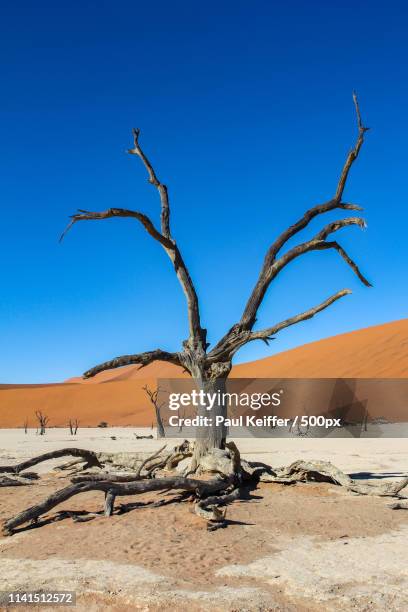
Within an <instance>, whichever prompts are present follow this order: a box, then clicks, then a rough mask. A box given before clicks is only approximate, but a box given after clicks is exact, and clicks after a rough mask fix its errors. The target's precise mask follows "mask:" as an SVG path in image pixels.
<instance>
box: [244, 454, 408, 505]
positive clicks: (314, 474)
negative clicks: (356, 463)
mask: <svg viewBox="0 0 408 612" xmlns="http://www.w3.org/2000/svg"><path fill="white" fill-rule="evenodd" d="M249 465H250V464H249ZM266 468H268V466H266ZM258 476H259V479H260V480H261V481H262V482H278V483H282V484H292V483H295V482H307V481H310V480H312V481H313V480H314V481H318V482H331V483H333V484H337V485H340V486H342V487H344V488H345V489H347V490H348V491H352V492H354V493H359V494H360V495H377V496H380V497H396V496H398V494H399V493H400V491H402V489H404V488H405V487H406V486H407V485H408V478H402V479H401V480H399V481H398V482H389V483H370V484H364V483H361V482H358V481H356V480H353V479H352V478H350V476H348V475H347V474H345V473H344V472H342V471H341V470H339V469H338V468H337V467H336V466H335V465H333V464H332V463H330V462H329V461H295V462H294V463H292V464H291V465H289V466H287V467H282V468H278V469H276V470H273V469H271V468H268V469H265V470H263V471H261V473H259V472H258Z"/></svg>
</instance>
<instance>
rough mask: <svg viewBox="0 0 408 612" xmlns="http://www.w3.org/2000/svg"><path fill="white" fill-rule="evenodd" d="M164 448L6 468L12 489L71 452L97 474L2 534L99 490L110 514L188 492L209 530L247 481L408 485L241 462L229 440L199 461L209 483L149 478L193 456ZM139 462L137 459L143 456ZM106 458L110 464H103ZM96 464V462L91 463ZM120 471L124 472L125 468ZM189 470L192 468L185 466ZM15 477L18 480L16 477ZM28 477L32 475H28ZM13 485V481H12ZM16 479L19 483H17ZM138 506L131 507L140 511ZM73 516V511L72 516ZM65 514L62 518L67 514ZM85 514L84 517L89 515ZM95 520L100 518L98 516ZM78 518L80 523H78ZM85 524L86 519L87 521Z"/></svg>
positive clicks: (329, 469)
mask: <svg viewBox="0 0 408 612" xmlns="http://www.w3.org/2000/svg"><path fill="white" fill-rule="evenodd" d="M165 449H166V447H165V446H163V447H162V448H161V449H159V450H158V451H156V452H154V453H153V454H151V455H148V456H147V457H146V454H141V453H115V454H106V453H92V452H91V451H83V450H80V449H63V450H61V451H55V452H53V453H47V454H45V455H41V456H40V457H37V458H34V459H31V460H29V461H26V462H23V463H20V464H18V465H17V466H11V467H10V466H8V467H7V470H8V472H9V473H11V474H13V477H10V476H4V477H2V478H1V477H0V484H1V480H4V479H6V481H7V482H6V484H5V486H17V485H18V484H29V482H30V480H29V476H30V475H29V474H28V473H26V474H24V475H23V476H19V475H18V473H19V472H20V471H21V470H24V469H26V467H30V466H32V465H35V464H37V463H39V462H40V461H45V460H47V459H50V458H55V457H56V456H57V457H60V456H64V455H65V454H71V455H73V456H79V457H80V460H82V459H83V458H85V460H86V461H87V464H89V462H90V461H92V462H93V464H94V469H97V470H99V471H98V472H96V473H86V474H82V475H79V476H74V477H73V478H72V479H71V482H72V484H71V485H70V486H68V487H65V488H64V489H61V490H59V491H56V492H55V493H53V494H52V495H50V496H49V497H48V498H47V499H45V500H44V501H42V502H41V503H39V504H37V505H35V506H32V507H31V508H28V509H26V510H24V511H23V512H20V513H19V514H18V515H16V516H14V517H12V518H10V519H8V520H7V521H6V522H5V523H4V528H3V531H4V533H5V534H7V535H11V534H12V533H13V532H14V530H15V529H16V528H17V527H19V526H21V525H23V524H24V523H28V522H30V521H31V522H36V521H38V519H39V517H40V516H42V515H44V514H45V513H47V512H49V511H50V510H52V509H53V508H54V507H55V506H57V505H59V504H61V503H63V502H65V501H66V500H68V499H70V498H71V497H73V496H75V495H78V494H80V493H84V492H87V491H102V492H104V493H105V504H104V510H103V512H104V514H105V516H111V515H112V514H113V512H114V511H115V500H116V498H117V497H120V496H124V495H137V494H140V493H148V492H152V491H160V492H162V493H164V492H169V491H173V490H180V491H182V492H183V493H182V495H181V497H180V500H181V499H185V495H186V494H187V496H188V494H189V493H190V494H191V500H192V501H194V502H195V505H194V510H195V512H196V514H197V515H198V516H200V517H202V518H203V519H205V520H206V521H207V522H208V529H209V530H210V531H213V530H214V529H218V528H219V527H223V526H225V525H226V524H227V521H226V518H225V515H226V509H225V508H224V509H221V508H220V506H226V505H227V504H229V503H232V502H234V501H236V500H237V499H239V498H240V497H241V496H242V494H241V489H240V486H241V484H242V483H243V482H244V481H248V482H251V481H252V482H254V483H256V482H258V481H261V482H276V483H281V484H295V483H297V482H308V481H315V482H330V483H332V484H336V485H340V486H342V487H344V488H345V489H346V490H348V491H351V492H354V493H357V494H359V495H377V496H388V497H400V496H401V491H402V490H403V489H404V488H405V487H406V486H407V485H408V478H403V479H401V480H400V481H398V482H391V483H370V484H366V483H361V482H359V481H356V480H354V479H352V478H350V476H348V475H347V474H345V473H344V472H342V471H341V470H339V469H338V468H337V467H336V466H334V465H333V464H331V463H329V462H327V461H295V462H294V463H292V464H291V465H289V466H287V467H281V468H277V469H275V468H272V467H270V466H268V465H265V464H263V463H255V462H247V461H244V460H242V459H241V457H240V453H239V450H238V448H237V447H236V445H235V444H234V442H229V443H227V445H226V448H225V449H224V450H220V449H212V450H211V451H209V452H208V453H207V454H206V455H205V456H203V457H201V459H200V462H199V465H198V467H197V472H198V473H203V472H206V473H212V474H215V475H216V476H215V477H214V478H213V479H211V480H199V479H196V478H189V477H186V476H182V475H177V476H174V475H172V476H171V477H163V478H162V477H160V478H154V476H155V474H156V473H157V472H158V470H163V471H166V470H168V469H174V467H176V466H177V465H178V464H179V463H180V461H182V460H183V459H186V458H189V457H192V455H193V445H192V444H191V443H189V442H187V441H184V442H183V443H182V444H181V445H179V446H177V447H175V448H174V449H173V450H172V451H170V452H165ZM141 455H142V456H143V458H142V456H141ZM108 459H109V460H108ZM96 462H97V463H96ZM112 466H116V467H118V468H119V470H118V471H106V470H107V469H108V470H111V468H112ZM129 466H130V467H131V469H130V470H129V469H127V471H125V468H129ZM190 469H191V468H190ZM0 470H2V471H3V472H4V471H5V468H0ZM16 474H17V476H16ZM31 477H32V478H33V477H35V475H33V474H31ZM12 481H14V482H12ZM20 481H21V482H20ZM165 503H168V502H166V500H161V501H158V502H154V504H153V505H155V506H159V505H164V504H165ZM140 505H141V504H140V503H139V504H137V503H136V504H133V505H132V504H131V505H130V506H134V507H139V506H140ZM390 507H391V508H393V509H399V508H404V509H408V502H404V503H400V502H398V503H397V504H393V505H391V506H390ZM71 514H72V513H71ZM71 514H70V513H66V515H67V516H68V515H71ZM88 516H89V515H88ZM95 516H100V514H97V515H95ZM78 520H80V519H78ZM86 520H89V518H88V519H86Z"/></svg>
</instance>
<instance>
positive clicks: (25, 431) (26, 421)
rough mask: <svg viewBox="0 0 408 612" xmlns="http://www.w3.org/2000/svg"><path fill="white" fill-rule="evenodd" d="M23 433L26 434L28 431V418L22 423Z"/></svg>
mask: <svg viewBox="0 0 408 612" xmlns="http://www.w3.org/2000/svg"><path fill="white" fill-rule="evenodd" d="M23 428H24V433H25V434H26V433H27V431H28V419H26V420H25V421H24V423H23Z"/></svg>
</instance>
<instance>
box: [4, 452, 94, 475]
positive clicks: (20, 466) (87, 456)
mask: <svg viewBox="0 0 408 612" xmlns="http://www.w3.org/2000/svg"><path fill="white" fill-rule="evenodd" d="M99 454H100V453H94V452H93V451H89V450H84V449H82V448H61V449H59V450H56V451H51V452H49V453H44V454H43V455H39V456H38V457H33V458H32V459H28V460H27V461H22V462H21V463H17V465H0V473H2V474H20V472H23V471H24V470H27V469H28V468H30V467H33V465H37V464H38V463H42V462H43V461H49V460H50V459H58V458H59V457H65V456H71V457H80V458H81V459H82V460H83V461H86V462H87V463H88V464H89V465H100V463H99V460H98V455H99Z"/></svg>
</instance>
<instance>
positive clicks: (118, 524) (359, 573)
mask: <svg viewBox="0 0 408 612" xmlns="http://www.w3.org/2000/svg"><path fill="white" fill-rule="evenodd" d="M136 432H137V433H142V432H141V430H135V429H132V428H111V429H80V430H79V431H78V435H77V436H76V437H71V436H70V435H68V432H67V430H62V429H50V430H48V431H47V434H46V435H45V436H38V435H36V434H35V431H33V430H30V431H29V432H28V434H27V435H25V434H24V432H23V431H22V430H5V429H3V430H0V463H1V464H6V463H10V464H11V463H14V462H16V461H17V460H22V459H24V458H29V457H32V456H34V455H36V454H39V453H41V452H46V451H48V450H52V449H56V448H61V447H66V446H77V447H82V448H88V449H93V450H100V451H103V450H106V451H115V450H118V451H132V450H134V451H153V450H155V449H157V448H159V446H161V445H162V441H157V440H136V438H135V436H134V433H136ZM143 433H144V434H145V435H148V434H150V433H151V432H150V430H143ZM111 436H113V437H114V438H115V439H112V438H111ZM176 443H177V440H168V445H169V447H171V446H173V445H175V444H176ZM237 443H238V446H239V448H240V450H241V452H242V454H243V456H244V457H245V458H248V459H252V460H257V461H264V462H266V463H269V464H271V465H272V466H278V465H284V464H288V463H290V462H291V461H293V460H295V459H299V458H301V459H317V458H320V459H324V460H328V461H332V462H333V463H335V464H336V465H337V466H338V467H339V468H341V469H343V470H344V471H346V472H348V473H350V474H353V475H354V477H355V478H399V477H401V476H404V475H406V474H407V473H408V453H407V440H406V439H396V438H393V439H380V440H378V439H364V440H362V439H335V440H334V439H330V440H329V439H308V438H296V439H289V440H288V439H286V440H282V439H281V440H273V439H269V440H268V439H261V440H259V439H248V438H247V439H241V440H237ZM55 463H56V462H54V463H52V462H48V463H47V464H45V463H44V464H41V465H40V466H38V470H36V471H38V472H40V473H41V474H42V478H41V481H40V483H39V484H35V485H33V486H27V487H7V488H2V489H0V519H1V520H3V519H5V518H6V517H9V516H11V515H13V514H14V513H16V512H18V511H20V510H21V509H23V508H25V507H27V506H29V505H32V504H33V503H36V502H38V501H39V500H41V499H42V498H44V497H45V496H46V495H48V494H49V493H50V492H52V491H55V490H56V489H58V488H61V487H63V486H65V484H66V482H67V481H66V477H62V476H61V473H60V472H54V471H52V468H53V467H54V465H55ZM405 492H406V495H407V496H408V489H406V490H405ZM249 496H250V498H251V499H248V500H247V501H241V502H235V503H234V504H232V505H231V506H229V508H228V514H227V517H228V519H229V520H230V521H231V524H229V525H228V526H227V527H226V528H225V529H219V530H217V531H215V532H212V533H211V532H208V531H207V530H206V525H205V522H204V521H203V520H202V519H200V518H198V517H197V516H196V515H195V514H193V513H191V512H190V505H189V503H181V504H171V503H169V505H166V506H162V507H158V508H153V507H151V506H149V504H148V503H147V504H146V505H144V506H143V505H141V507H139V508H137V509H133V510H131V511H129V512H123V513H122V514H115V515H114V516H112V517H110V518H105V517H102V516H101V517H97V518H95V519H93V520H92V521H89V522H86V523H74V522H73V521H72V519H68V518H65V519H62V520H58V521H54V522H45V523H46V524H43V525H42V526H40V527H38V528H31V529H26V530H23V531H20V532H19V533H16V534H15V535H13V536H12V537H3V538H1V537H0V590H3V591H4V590H27V589H31V590H34V589H36V590H39V589H43V590H47V589H49V590H56V589H64V590H73V591H76V592H77V608H76V609H80V610H85V609H87V610H101V609H109V610H118V611H119V610H132V609H134V610H158V609H159V608H160V609H161V608H163V607H166V608H167V609H169V610H187V609H188V610H207V609H212V610H248V611H252V610H257V611H260V610H288V611H289V610H290V611H296V612H297V611H299V612H302V611H306V610H311V611H314V610H385V609H391V610H404V611H405V610H407V609H408V512H407V511H404V510H399V511H395V510H391V509H390V508H389V507H388V505H389V504H390V502H391V501H392V500H391V499H389V498H377V497H363V496H358V495H353V494H351V493H347V492H345V491H344V490H343V489H342V488H340V487H336V486H334V485H327V484H317V483H316V484H314V483H313V484H297V485H295V486H284V485H278V484H261V485H260V486H259V487H258V488H257V489H256V490H252V491H251V492H250V494H249ZM155 499H157V497H156V496H155V495H152V494H149V495H144V496H139V497H138V500H137V501H138V502H139V501H140V502H145V503H146V502H149V501H154V500H155ZM168 499H169V501H171V496H169V498H168ZM134 501H135V498H134V497H133V498H122V499H121V503H122V504H126V503H130V502H134ZM102 504H103V498H102V494H98V493H95V492H92V493H86V494H83V495H82V496H78V497H75V498H73V499H72V500H69V501H68V502H66V503H65V504H63V505H61V506H59V507H58V508H57V509H56V511H57V510H63V509H65V510H73V511H75V510H88V511H90V512H95V511H100V510H101V507H102ZM56 511H55V512H51V513H50V516H52V517H55V516H56V513H57V512H56Z"/></svg>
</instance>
